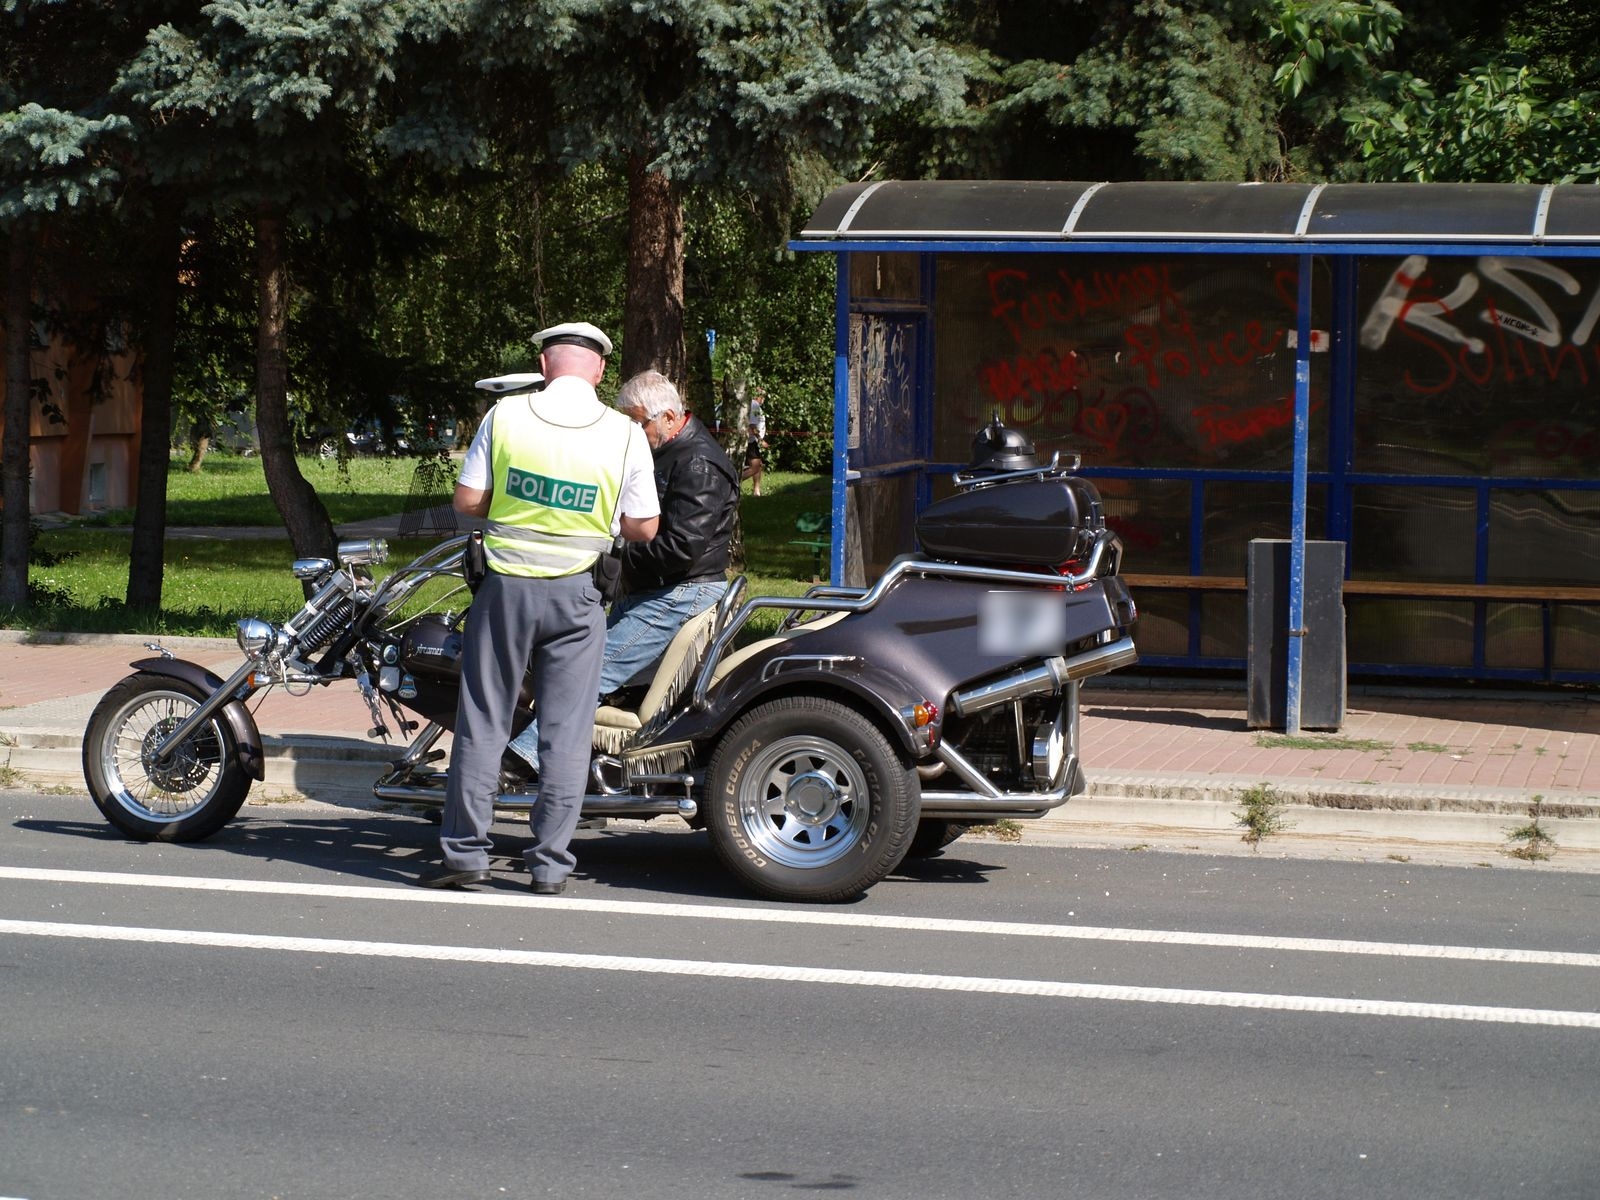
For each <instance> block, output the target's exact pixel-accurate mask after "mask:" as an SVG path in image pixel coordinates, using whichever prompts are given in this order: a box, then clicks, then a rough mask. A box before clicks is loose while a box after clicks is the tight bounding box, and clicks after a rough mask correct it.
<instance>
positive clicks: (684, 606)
mask: <svg viewBox="0 0 1600 1200" xmlns="http://www.w3.org/2000/svg"><path fill="white" fill-rule="evenodd" d="M727 590H728V585H727V583H726V582H725V581H723V580H721V579H697V580H695V581H694V582H692V583H675V584H673V585H672V586H671V587H664V588H657V589H655V590H654V591H648V592H632V593H629V594H628V595H626V596H624V597H623V598H622V599H621V600H618V601H617V602H616V603H615V604H613V605H612V606H611V615H610V616H609V617H607V618H606V656H605V660H604V662H603V663H602V664H601V667H600V695H602V696H605V695H607V694H609V693H611V692H614V691H616V690H617V689H618V688H619V687H621V686H622V685H623V684H625V683H627V682H628V680H630V679H632V678H633V677H634V676H635V675H637V674H638V673H639V672H640V671H642V670H644V669H645V668H646V667H648V666H649V665H650V664H651V663H653V662H655V661H656V660H657V659H658V658H660V657H661V656H662V655H663V654H664V653H666V649H667V643H668V642H670V641H672V639H673V637H674V635H676V634H677V632H678V630H680V629H682V628H683V626H684V624H685V623H686V622H687V621H688V620H689V618H691V617H693V616H695V615H697V614H698V613H702V612H704V611H705V610H706V609H708V608H710V607H711V606H712V605H713V604H715V603H716V602H717V601H718V600H720V599H722V593H723V592H725V591H727ZM509 749H511V750H514V751H516V752H517V753H518V754H519V755H521V756H522V758H523V759H524V760H526V761H527V763H528V765H529V766H531V767H532V768H533V769H534V770H536V771H537V770H538V769H539V721H538V718H537V717H536V718H534V720H533V722H532V724H530V725H529V726H528V727H527V728H526V729H524V730H523V731H522V732H521V733H519V734H518V735H517V736H516V737H515V738H513V739H512V740H511V743H510V746H509Z"/></svg>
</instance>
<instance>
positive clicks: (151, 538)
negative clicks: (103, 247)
mask: <svg viewBox="0 0 1600 1200" xmlns="http://www.w3.org/2000/svg"><path fill="white" fill-rule="evenodd" d="M151 242H152V245H153V247H154V253H153V254H152V255H151V262H150V272H151V277H150V291H149V297H150V308H149V313H150V319H149V322H148V324H147V325H146V326H145V329H144V336H143V338H142V339H141V340H142V341H143V343H144V365H143V370H142V372H141V380H142V383H143V387H142V389H141V393H142V394H141V397H140V417H139V495H138V499H137V501H136V502H135V507H134V510H133V544H132V546H131V547H130V548H129V554H128V593H127V602H128V607H129V608H144V609H157V608H160V607H161V580H162V575H163V572H164V571H165V569H166V538H167V471H168V468H169V466H170V464H171V455H170V451H169V445H170V443H171V441H172V366H173V357H172V356H173V346H174V343H175V340H176V338H177V329H178V254H179V249H180V247H181V245H182V242H181V240H180V236H179V226H178V217H177V213H176V212H175V211H173V210H172V209H171V208H170V206H169V207H168V208H167V209H166V210H165V211H163V212H161V213H159V214H158V215H157V218H156V221H155V228H154V229H152V230H151Z"/></svg>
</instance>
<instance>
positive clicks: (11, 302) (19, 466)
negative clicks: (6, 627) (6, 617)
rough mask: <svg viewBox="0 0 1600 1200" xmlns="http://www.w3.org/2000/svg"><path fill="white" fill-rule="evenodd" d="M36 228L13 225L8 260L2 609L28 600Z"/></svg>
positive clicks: (1, 455)
mask: <svg viewBox="0 0 1600 1200" xmlns="http://www.w3.org/2000/svg"><path fill="white" fill-rule="evenodd" d="M33 250H34V226H33V222H32V221H30V220H28V219H27V218H23V219H22V220H20V221H18V222H17V223H16V224H15V225H13V226H12V228H11V247H10V254H9V255H8V256H7V263H6V310H5V322H6V430H5V444H4V447H3V449H0V464H3V466H4V470H3V472H0V473H3V474H4V475H5V486H4V491H3V495H4V499H5V512H4V517H3V520H0V608H21V607H22V606H23V605H25V604H27V602H28V517H29V515H30V514H29V511H28V445H29V442H30V441H31V440H32V439H31V437H30V430H29V421H30V419H31V418H32V416H33V372H32V370H31V365H32V364H31V361H30V357H29V353H28V351H29V343H30V342H31V341H32V338H33Z"/></svg>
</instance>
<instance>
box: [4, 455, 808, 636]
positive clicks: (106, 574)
mask: <svg viewBox="0 0 1600 1200" xmlns="http://www.w3.org/2000/svg"><path fill="white" fill-rule="evenodd" d="M175 462H176V460H175ZM300 465H301V471H302V472H303V473H304V474H305V475H306V477H307V478H309V479H311V480H312V481H313V482H315V483H316V484H317V486H318V488H319V490H321V491H322V495H323V501H324V503H326V504H327V505H328V507H329V511H330V515H332V517H333V520H334V523H335V524H336V525H339V524H343V523H345V522H347V521H355V520H361V519H365V518H369V517H381V516H387V515H391V514H394V513H397V512H400V511H403V510H404V508H405V501H406V498H407V495H408V492H409V487H410V480H411V473H412V470H413V468H414V465H415V464H414V462H413V461H411V460H406V459H398V460H386V459H357V460H354V461H353V462H351V463H350V464H349V466H350V472H349V476H348V482H343V481H341V480H340V478H339V474H338V467H337V464H334V463H322V462H320V461H319V460H317V459H302V460H301V464H300ZM351 488H360V489H363V490H360V491H352V490H349V489H351ZM762 491H763V493H764V494H763V495H762V496H761V497H760V498H759V499H758V498H755V497H752V496H751V495H750V494H749V491H748V485H746V491H745V493H744V496H743V499H742V502H741V504H740V512H741V516H742V519H743V525H744V548H745V559H746V567H745V572H744V573H745V575H746V577H747V581H748V585H749V591H748V592H747V595H769V596H772V595H776V596H799V595H803V594H804V593H805V590H806V588H807V587H809V586H810V580H811V569H812V555H811V551H810V550H809V549H807V548H805V547H802V546H791V545H789V544H788V543H789V540H790V539H792V538H795V537H798V536H800V535H799V534H797V533H796V532H795V527H794V522H795V518H796V517H797V516H798V515H799V514H800V513H802V512H807V511H812V510H818V509H822V510H826V509H827V508H828V507H829V481H828V479H827V478H825V477H820V476H816V475H800V474H790V473H784V472H771V471H769V472H768V473H767V475H766V478H765V479H764V480H763V483H762ZM168 497H169V499H168V503H169V509H168V520H167V524H168V527H169V528H177V527H180V526H185V525H200V526H247V525H264V526H281V525H282V520H281V518H279V517H278V514H277V510H276V509H275V508H273V507H272V502H271V499H270V497H268V495H267V492H266V481H265V478H264V477H263V476H262V474H261V467H260V462H259V460H256V459H241V458H232V457H226V458H224V457H215V456H214V457H212V458H208V459H207V460H206V465H205V471H204V472H203V473H202V474H201V475H200V476H199V477H198V478H197V477H195V476H190V475H188V473H187V472H185V471H183V469H182V464H181V462H177V463H176V466H175V468H174V471H173V474H172V476H171V482H170V485H169V487H168ZM121 519H122V520H123V521H125V520H126V519H128V515H127V514H126V513H124V514H122V515H121ZM120 523H121V522H120V521H117V520H113V519H108V517H100V518H96V519H95V521H94V522H93V523H92V524H85V525H81V526H77V527H62V528H57V529H47V530H43V531H42V532H41V533H40V535H39V540H38V545H37V549H38V550H40V551H43V552H44V554H45V555H47V556H49V557H50V558H51V559H52V560H53V561H52V562H51V564H50V565H48V566H37V565H36V566H34V567H32V568H31V569H30V571H29V582H30V583H31V584H32V585H33V586H34V587H36V588H39V587H43V588H47V589H49V591H50V592H51V594H53V595H56V596H58V597H61V598H62V600H61V602H60V603H53V604H48V605H38V606H34V607H31V608H27V609H20V610H11V611H0V626H4V627H9V628H13V629H32V630H52V631H61V632H78V633H144V634H164V635H168V636H177V635H195V636H211V637H232V636H233V632H234V625H235V623H236V622H237V621H238V619H239V618H241V617H263V618H265V619H267V620H271V621H282V620H285V619H287V618H288V617H290V616H292V615H293V614H294V613H295V612H296V611H298V610H299V608H300V605H301V598H302V593H301V590H300V584H299V581H298V580H296V579H295V578H294V577H293V576H292V575H290V573H289V564H290V563H291V562H292V561H293V560H294V550H293V548H292V547H291V546H290V544H289V539H288V537H287V536H285V537H281V538H280V537H266V538H257V537H235V538H189V537H171V536H169V537H168V539H167V544H166V546H167V552H166V563H165V570H164V572H163V576H162V591H161V608H160V610H159V611H157V612H130V611H129V610H128V609H127V608H126V607H125V606H124V605H123V602H122V601H123V597H124V596H125V595H126V594H127V586H128V533H127V531H126V529H121V528H107V527H105V526H111V525H116V524H120ZM436 540H437V539H434V538H431V537H429V538H406V539H391V540H390V542H389V561H388V563H387V564H385V565H384V566H383V567H380V568H378V571H377V573H378V574H380V575H381V574H383V573H384V572H386V571H387V570H391V569H393V568H394V567H395V566H397V565H399V564H402V563H405V562H408V561H410V560H411V559H412V558H415V557H416V556H417V555H419V554H421V553H422V552H423V551H424V550H426V549H428V548H429V547H430V546H433V545H435V544H436ZM823 570H824V573H826V571H827V563H826V559H825V560H824V563H823ZM778 620H779V615H778V614H772V613H762V614H758V619H757V620H756V621H754V622H752V626H751V632H752V634H755V633H759V632H761V631H764V630H766V629H769V628H770V627H771V626H773V625H775V624H776V623H777V621H778Z"/></svg>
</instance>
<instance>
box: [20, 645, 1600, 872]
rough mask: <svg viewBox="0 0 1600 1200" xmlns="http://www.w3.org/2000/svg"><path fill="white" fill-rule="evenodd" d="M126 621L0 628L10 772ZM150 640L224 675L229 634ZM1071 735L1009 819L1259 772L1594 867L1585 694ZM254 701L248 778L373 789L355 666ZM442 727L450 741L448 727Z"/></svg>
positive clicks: (1372, 840)
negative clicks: (256, 741) (1324, 725)
mask: <svg viewBox="0 0 1600 1200" xmlns="http://www.w3.org/2000/svg"><path fill="white" fill-rule="evenodd" d="M148 640H153V639H149V638H145V637H140V636H135V635H91V634H37V635H34V634H26V633H19V632H16V631H5V630H0V766H5V767H8V768H9V769H10V771H12V772H15V773H16V774H15V775H14V776H13V778H15V779H20V780H21V781H24V782H27V783H30V784H38V785H40V786H55V787H70V788H73V789H77V790H81V788H82V786H83V785H82V772H81V766H80V761H79V760H80V755H81V744H82V733H83V729H84V726H85V725H86V724H87V722H88V718H89V714H90V712H91V710H92V709H93V707H94V705H95V703H96V702H97V701H98V700H99V698H100V696H101V695H102V694H103V693H104V692H105V690H106V689H107V688H109V687H110V686H111V685H112V684H114V683H115V682H116V681H117V680H118V679H120V678H122V677H123V676H124V675H127V674H128V673H129V672H130V667H129V665H128V664H129V663H130V662H131V661H132V660H134V659H136V658H142V657H146V656H147V655H148V654H149V653H150V651H148V650H146V649H144V646H143V643H144V642H146V641H148ZM162 644H163V645H165V646H166V648H167V649H168V650H170V651H172V652H173V653H174V654H177V655H178V656H179V657H183V658H190V659H192V660H194V661H196V662H198V663H200V664H202V665H204V666H207V667H209V668H211V669H212V670H213V671H215V672H216V673H217V674H218V675H221V676H226V675H227V674H229V673H230V672H231V671H232V670H233V669H234V668H235V667H237V666H238V665H239V663H240V662H241V661H242V660H241V658H240V655H239V651H238V649H237V648H236V647H235V646H234V644H233V643H232V642H231V641H229V640H226V639H214V638H167V639H163V640H162ZM1083 699H1084V704H1083V722H1082V737H1081V753H1082V759H1083V763H1084V766H1085V769H1086V771H1087V773H1088V776H1089V781H1090V788H1089V792H1088V794H1087V795H1085V796H1080V797H1078V798H1076V799H1075V800H1073V801H1071V802H1070V803H1068V804H1067V805H1066V806H1064V807H1063V808H1061V809H1059V810H1057V812H1055V813H1053V814H1051V815H1050V816H1048V817H1046V818H1044V819H1043V820H1041V821H1038V822H1029V823H1027V824H1026V825H1025V826H1024V834H1023V836H1024V837H1025V838H1026V839H1027V840H1029V841H1039V840H1044V841H1054V842H1063V843H1068V844H1081V845H1095V844H1098V845H1123V846H1127V845H1151V846H1164V847H1181V848H1193V849H1206V850H1213V851H1223V852H1232V851H1238V850H1240V848H1241V842H1240V833H1241V828H1240V826H1239V824H1238V821H1237V819H1236V814H1237V813H1238V812H1239V811H1240V805H1241V800H1242V798H1243V797H1244V796H1245V795H1246V794H1247V793H1249V792H1250V791H1251V790H1252V789H1258V788H1261V787H1262V786H1266V787H1270V788H1271V790H1272V794H1273V795H1274V796H1276V797H1277V798H1279V799H1281V800H1282V801H1283V802H1284V804H1285V805H1286V808H1285V810H1284V811H1285V814H1286V816H1287V818H1288V820H1289V822H1290V826H1291V827H1290V829H1288V830H1287V831H1285V832H1284V833H1281V834H1277V835H1275V836H1274V837H1272V838H1269V839H1268V841H1267V842H1266V843H1264V844H1263V846H1262V848H1261V850H1262V852H1267V853H1277V854H1287V855H1291V856H1292V855H1295V854H1297V853H1301V852H1305V853H1316V854H1330V853H1331V854H1342V855H1348V856H1354V857H1369V858H1370V857H1390V858H1404V859H1415V858H1419V857H1422V858H1426V857H1427V856H1429V855H1430V854H1438V853H1444V852H1447V851H1448V852H1451V853H1454V854H1456V855H1458V856H1465V858H1466V860H1468V861H1498V862H1500V863H1503V864H1507V865H1517V866H1520V865H1522V864H1521V863H1520V862H1519V861H1518V860H1516V859H1512V858H1509V857H1507V856H1506V851H1507V850H1508V849H1509V848H1511V845H1512V843H1510V842H1508V840H1507V834H1508V833H1509V832H1510V831H1511V830H1512V829H1513V828H1515V827H1517V826H1520V825H1523V824H1526V823H1527V820H1528V810H1529V807H1530V805H1532V804H1533V803H1534V802H1535V800H1540V801H1541V802H1542V805H1543V814H1544V815H1543V817H1542V819H1541V820H1542V826H1543V827H1544V828H1545V829H1547V830H1548V831H1549V832H1550V833H1551V835H1552V836H1553V837H1554V838H1555V841H1556V845H1557V848H1558V849H1557V853H1556V857H1555V859H1554V860H1552V864H1551V865H1554V866H1564V867H1568V868H1577V869H1586V870H1597V871H1600V702H1596V701H1594V700H1589V699H1584V698H1578V697H1573V698H1559V699H1558V698H1552V697H1550V696H1541V697H1527V696H1524V695H1519V694H1515V693H1510V692H1505V693H1495V694H1485V695H1467V694H1462V693H1447V692H1433V693H1428V692H1414V693H1407V692H1402V691H1396V690H1388V691H1371V692H1368V691H1357V692H1356V693H1355V694H1353V695H1352V697H1351V700H1350V703H1349V706H1348V710H1347V719H1346V722H1345V724H1344V727H1343V728H1342V729H1341V730H1340V731H1339V732H1338V733H1337V734H1307V735H1305V736H1304V737H1301V738H1295V739H1289V738H1285V737H1284V736H1283V735H1281V734H1275V733H1269V732H1264V731H1258V730H1251V729H1249V728H1247V726H1246V719H1245V702H1244V693H1243V691H1242V689H1226V688H1215V689H1211V690H1186V691H1179V690H1173V689H1172V687H1171V686H1170V685H1169V686H1159V685H1154V686H1153V685H1151V684H1150V683H1148V681H1145V680H1142V679H1139V678H1137V677H1121V678H1119V677H1116V676H1112V677H1108V678H1105V679H1101V680H1097V681H1094V682H1093V683H1091V684H1090V685H1088V686H1087V687H1086V688H1085V689H1084V693H1083ZM252 707H253V708H255V717H256V721H257V723H258V725H259V727H260V728H261V731H262V734H263V737H264V739H265V741H266V744H267V751H268V756H269V767H268V779H267V781H266V784H265V785H257V789H258V790H257V793H256V794H257V795H259V796H263V797H267V796H276V797H280V798H285V797H294V796H299V797H303V798H305V799H306V801H307V802H308V803H322V804H338V805H341V806H344V807H350V806H352V805H365V806H371V805H372V804H374V803H375V802H374V801H373V799H372V796H371V792H370V787H371V783H372V780H373V779H374V778H375V777H376V775H377V773H378V764H381V763H382V762H384V761H386V759H387V758H388V757H391V756H392V754H393V748H392V747H393V746H394V744H395V743H393V742H391V743H390V744H389V746H388V747H386V746H385V743H383V742H381V741H376V740H373V739H370V738H369V737H368V736H367V733H368V726H369V723H370V720H369V714H368V711H367V708H366V705H365V704H364V703H363V702H362V700H361V698H360V696H359V694H358V693H357V691H356V689H355V687H354V685H353V684H339V685H334V686H332V687H327V688H319V689H316V690H314V691H313V692H311V693H310V694H308V695H304V696H292V695H286V694H284V693H283V692H282V691H281V690H279V689H275V690H274V691H272V692H270V693H268V694H267V696H266V697H265V698H263V699H262V700H261V701H260V702H259V704H256V703H255V702H253V703H252ZM445 744H447V743H445Z"/></svg>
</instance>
